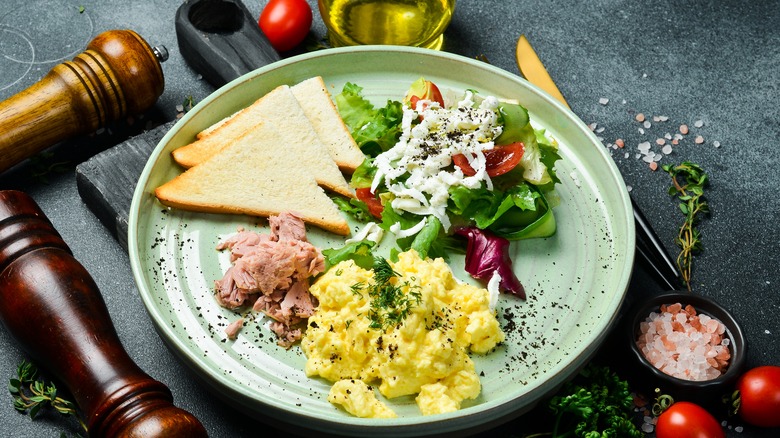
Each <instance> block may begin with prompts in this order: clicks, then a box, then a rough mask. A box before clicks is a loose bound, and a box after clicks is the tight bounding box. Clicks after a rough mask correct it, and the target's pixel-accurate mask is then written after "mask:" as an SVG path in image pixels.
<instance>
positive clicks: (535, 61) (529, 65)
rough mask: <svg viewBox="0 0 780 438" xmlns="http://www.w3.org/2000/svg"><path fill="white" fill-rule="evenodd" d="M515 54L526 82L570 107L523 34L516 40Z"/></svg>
mask: <svg viewBox="0 0 780 438" xmlns="http://www.w3.org/2000/svg"><path fill="white" fill-rule="evenodd" d="M515 56H516V58H517V67H518V68H519V69H520V73H522V75H523V77H524V78H526V79H527V80H528V82H530V83H532V84H534V85H536V86H537V87H539V88H541V89H542V90H544V91H546V92H547V93H548V94H549V95H550V96H552V97H554V98H556V99H558V100H559V101H560V102H561V103H562V104H564V105H566V108H570V107H569V104H568V103H567V102H566V99H564V97H563V94H561V90H559V89H558V87H557V86H556V85H555V82H553V80H552V78H551V77H550V74H549V73H547V69H546V68H544V65H543V64H542V61H541V60H540V59H539V56H538V55H537V54H536V52H535V51H534V48H533V47H531V43H529V42H528V39H526V37H525V35H520V39H518V40H517V51H516V53H515Z"/></svg>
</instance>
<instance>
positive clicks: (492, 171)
mask: <svg viewBox="0 0 780 438" xmlns="http://www.w3.org/2000/svg"><path fill="white" fill-rule="evenodd" d="M524 151H525V147H524V146H523V143H520V142H517V143H512V144H508V145H504V146H494V147H493V149H489V150H486V151H485V152H484V154H485V168H487V174H488V176H490V177H494V176H499V175H503V174H505V173H507V172H509V171H510V170H512V169H514V168H515V166H517V164H518V163H520V160H521V159H522V158H523V152H524ZM452 161H453V162H454V163H455V165H456V166H458V167H460V170H461V171H462V172H463V174H464V175H466V176H473V175H474V174H476V173H477V172H476V171H475V170H474V169H472V168H471V166H470V165H469V160H468V159H467V158H466V157H465V156H464V155H463V154H458V155H453V156H452Z"/></svg>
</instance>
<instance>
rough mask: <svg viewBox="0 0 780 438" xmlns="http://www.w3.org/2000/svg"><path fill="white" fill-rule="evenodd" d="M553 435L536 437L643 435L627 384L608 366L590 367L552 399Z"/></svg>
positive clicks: (636, 437)
mask: <svg viewBox="0 0 780 438" xmlns="http://www.w3.org/2000/svg"><path fill="white" fill-rule="evenodd" d="M548 408H549V409H550V411H551V412H552V413H553V414H554V415H555V423H554V425H553V431H552V432H544V433H539V434H534V435H529V436H528V438H531V437H534V438H539V437H553V438H563V437H571V436H575V437H584V438H588V437H632V438H640V437H642V436H644V434H643V433H642V432H641V431H640V430H639V429H638V428H637V426H636V425H635V424H634V422H633V416H634V403H633V398H632V397H631V391H630V389H629V387H628V382H627V381H625V380H622V379H621V378H620V377H619V376H618V375H617V374H615V372H613V371H612V370H611V369H610V368H608V367H605V366H599V365H595V364H589V365H588V366H586V367H585V368H584V369H583V370H582V371H581V372H580V374H579V375H577V377H575V379H574V380H572V381H571V382H567V383H566V384H564V385H563V387H562V388H561V390H560V391H558V393H557V394H556V395H555V396H554V397H553V398H552V399H551V400H550V402H549V404H548Z"/></svg>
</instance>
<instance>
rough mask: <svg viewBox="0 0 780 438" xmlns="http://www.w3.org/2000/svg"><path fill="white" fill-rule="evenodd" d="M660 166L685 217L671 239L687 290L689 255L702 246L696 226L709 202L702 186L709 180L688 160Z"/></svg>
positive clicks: (696, 252) (698, 250)
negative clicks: (670, 180) (676, 249)
mask: <svg viewBox="0 0 780 438" xmlns="http://www.w3.org/2000/svg"><path fill="white" fill-rule="evenodd" d="M663 169H664V170H665V171H666V172H667V173H668V174H669V175H670V176H671V177H672V186H671V187H670V188H669V195H671V196H677V200H678V201H680V203H679V207H680V211H681V212H682V213H683V215H685V221H684V222H683V224H682V226H681V227H680V231H679V233H678V234H677V237H676V238H675V243H677V246H679V247H680V254H679V255H678V256H677V267H678V269H679V270H680V275H681V276H682V281H683V283H685V285H686V287H687V288H688V291H690V290H691V267H692V265H693V256H694V255H695V254H698V253H700V252H701V251H702V250H703V249H704V246H703V244H702V241H701V233H700V232H699V229H698V228H697V226H698V224H699V222H700V221H701V219H702V217H703V216H704V215H706V214H708V213H709V212H710V209H709V204H708V203H707V199H706V198H705V197H704V187H705V186H706V185H707V183H708V181H709V176H708V175H707V173H706V172H705V171H704V170H703V169H702V168H701V166H699V165H697V164H694V163H691V162H689V161H683V162H682V163H681V164H678V165H671V164H667V165H665V166H663Z"/></svg>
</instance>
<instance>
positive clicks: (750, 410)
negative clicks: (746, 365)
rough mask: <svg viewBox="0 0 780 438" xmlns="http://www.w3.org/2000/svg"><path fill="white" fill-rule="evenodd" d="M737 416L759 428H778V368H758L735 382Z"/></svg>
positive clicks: (779, 395)
mask: <svg viewBox="0 0 780 438" xmlns="http://www.w3.org/2000/svg"><path fill="white" fill-rule="evenodd" d="M737 389H738V390H739V398H740V404H739V416H740V417H742V419H743V420H745V422H747V423H750V424H752V425H754V426H760V427H780V367H778V366H771V365H766V366H760V367H756V368H753V369H751V370H749V371H747V372H746V373H745V374H743V375H742V377H740V378H739V381H738V382H737Z"/></svg>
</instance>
